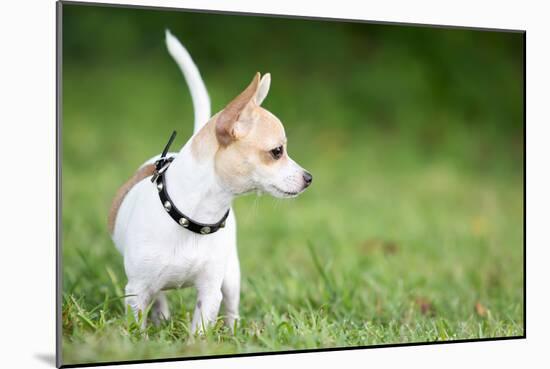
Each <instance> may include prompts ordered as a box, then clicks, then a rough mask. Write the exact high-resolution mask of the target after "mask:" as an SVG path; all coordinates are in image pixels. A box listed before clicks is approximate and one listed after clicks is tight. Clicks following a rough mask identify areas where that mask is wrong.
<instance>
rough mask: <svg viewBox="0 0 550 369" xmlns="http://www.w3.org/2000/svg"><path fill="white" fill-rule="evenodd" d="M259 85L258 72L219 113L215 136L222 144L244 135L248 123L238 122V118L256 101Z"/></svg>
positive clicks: (247, 128)
mask: <svg viewBox="0 0 550 369" xmlns="http://www.w3.org/2000/svg"><path fill="white" fill-rule="evenodd" d="M259 86H260V73H258V72H256V75H255V76H254V78H253V79H252V82H250V84H249V85H248V87H247V88H246V89H245V90H244V91H243V92H241V93H240V95H239V96H237V97H236V98H234V99H233V101H231V102H230V103H229V104H228V105H227V106H226V107H225V108H224V109H223V110H222V112H221V113H220V115H219V116H218V119H217V121H216V137H217V138H218V142H219V143H220V144H221V145H222V146H227V145H229V144H230V143H231V142H232V141H234V140H238V139H239V138H241V137H244V136H245V135H246V134H247V133H248V131H249V129H250V124H247V123H246V122H240V121H239V118H240V116H241V114H242V113H243V112H244V110H245V109H246V108H247V107H248V106H249V104H251V103H256V95H257V93H258V88H259Z"/></svg>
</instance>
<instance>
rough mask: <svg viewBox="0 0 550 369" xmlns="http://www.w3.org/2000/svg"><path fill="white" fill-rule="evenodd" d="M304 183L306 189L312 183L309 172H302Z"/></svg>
mask: <svg viewBox="0 0 550 369" xmlns="http://www.w3.org/2000/svg"><path fill="white" fill-rule="evenodd" d="M304 182H305V183H306V187H308V186H309V185H310V184H311V182H313V176H312V175H311V173H309V172H304Z"/></svg>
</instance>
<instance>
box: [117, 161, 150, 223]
mask: <svg viewBox="0 0 550 369" xmlns="http://www.w3.org/2000/svg"><path fill="white" fill-rule="evenodd" d="M154 172H155V164H148V165H145V166H143V167H141V168H139V169H138V170H137V171H136V172H135V173H134V175H133V176H132V177H131V178H130V179H129V180H128V181H126V183H124V184H123V185H122V186H121V187H120V188H119V189H118V191H117V193H116V195H115V198H114V199H113V202H112V204H111V209H110V210H109V217H108V220H107V225H108V227H109V232H110V233H111V234H113V233H114V230H115V221H116V216H117V214H118V209H119V208H120V205H122V201H123V200H124V197H126V195H127V194H128V192H130V190H131V189H132V188H133V187H134V186H135V185H136V184H137V183H139V182H140V181H141V180H142V179H144V178H147V177H149V176H151V175H153V173H154Z"/></svg>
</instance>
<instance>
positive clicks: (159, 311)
mask: <svg viewBox="0 0 550 369" xmlns="http://www.w3.org/2000/svg"><path fill="white" fill-rule="evenodd" d="M168 319H170V308H169V307H168V299H167V298H166V294H165V292H163V291H160V292H159V293H158V295H157V297H156V298H155V302H154V303H153V307H152V308H151V320H152V321H153V323H154V324H155V325H159V324H160V323H161V322H162V321H163V320H168Z"/></svg>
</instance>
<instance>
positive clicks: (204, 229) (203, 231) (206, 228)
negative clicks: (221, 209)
mask: <svg viewBox="0 0 550 369" xmlns="http://www.w3.org/2000/svg"><path fill="white" fill-rule="evenodd" d="M201 233H202V234H208V233H210V227H202V228H201Z"/></svg>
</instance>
